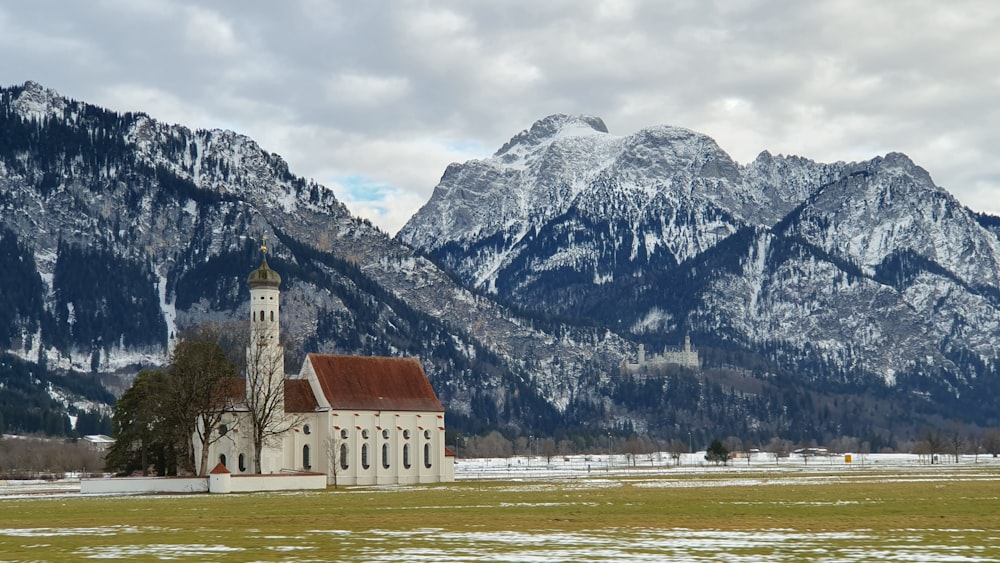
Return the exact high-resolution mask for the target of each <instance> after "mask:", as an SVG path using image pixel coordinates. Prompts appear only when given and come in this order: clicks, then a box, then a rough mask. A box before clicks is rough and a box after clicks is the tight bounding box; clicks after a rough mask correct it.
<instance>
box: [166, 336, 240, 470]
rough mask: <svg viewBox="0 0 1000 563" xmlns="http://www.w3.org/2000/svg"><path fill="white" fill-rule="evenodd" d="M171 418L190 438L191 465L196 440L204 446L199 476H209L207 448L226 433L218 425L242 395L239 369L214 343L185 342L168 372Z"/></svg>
mask: <svg viewBox="0 0 1000 563" xmlns="http://www.w3.org/2000/svg"><path fill="white" fill-rule="evenodd" d="M169 375H170V387H171V389H170V397H169V400H170V402H171V405H170V407H171V408H170V415H171V417H172V418H174V419H175V424H176V425H177V427H178V428H180V429H182V432H183V435H185V436H188V439H187V450H188V451H187V457H188V460H189V463H190V462H193V461H194V460H193V459H191V456H193V454H194V450H195V447H194V446H195V444H194V442H195V440H197V441H198V442H199V443H200V446H201V459H199V460H198V465H197V467H198V469H197V471H198V475H207V474H208V448H209V446H210V445H211V444H214V443H215V442H217V441H218V440H219V439H220V438H222V436H223V435H224V434H225V432H224V431H222V430H221V429H220V428H219V426H220V423H221V422H222V420H223V419H224V418H225V417H226V416H227V414H228V413H229V412H232V411H233V409H234V407H235V404H236V402H237V401H238V400H239V398H240V395H238V394H234V393H233V389H232V386H233V383H234V382H235V381H236V366H235V365H233V363H232V362H231V361H229V359H228V358H226V356H225V354H223V352H222V349H221V348H220V347H219V345H218V344H216V343H215V342H213V341H195V340H185V341H182V342H181V343H180V344H178V345H177V347H176V348H175V349H174V353H173V357H172V362H171V366H170V370H169Z"/></svg>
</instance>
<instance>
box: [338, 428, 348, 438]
mask: <svg viewBox="0 0 1000 563" xmlns="http://www.w3.org/2000/svg"><path fill="white" fill-rule="evenodd" d="M340 439H341V440H346V439H347V429H346V428H345V429H343V430H341V431H340Z"/></svg>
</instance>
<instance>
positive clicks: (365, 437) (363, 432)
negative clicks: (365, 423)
mask: <svg viewBox="0 0 1000 563" xmlns="http://www.w3.org/2000/svg"><path fill="white" fill-rule="evenodd" d="M361 437H362V438H364V439H365V440H367V439H368V429H367V428H365V429H364V430H362V431H361Z"/></svg>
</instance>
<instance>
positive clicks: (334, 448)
mask: <svg viewBox="0 0 1000 563" xmlns="http://www.w3.org/2000/svg"><path fill="white" fill-rule="evenodd" d="M349 453H350V452H348V451H347V444H345V443H343V442H341V440H340V436H338V435H337V434H336V433H333V434H330V436H328V437H327V439H326V455H327V457H328V458H329V459H330V473H329V474H330V475H333V488H334V489H336V488H337V475H338V474H340V471H341V470H342V469H343V470H345V471H346V470H347V467H345V466H346V465H347V463H348V460H349V457H348V455H349Z"/></svg>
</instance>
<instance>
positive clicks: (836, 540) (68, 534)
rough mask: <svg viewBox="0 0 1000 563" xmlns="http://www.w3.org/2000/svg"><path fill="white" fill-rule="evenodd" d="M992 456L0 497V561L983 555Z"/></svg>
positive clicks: (995, 495) (993, 476) (990, 513)
mask: <svg viewBox="0 0 1000 563" xmlns="http://www.w3.org/2000/svg"><path fill="white" fill-rule="evenodd" d="M998 479H1000V468H998V467H991V466H987V467H974V466H968V467H961V466H954V467H951V468H947V467H945V468H941V467H933V468H930V467H929V468H925V469H920V468H918V469H909V470H906V471H900V472H891V471H884V470H883V471H863V470H854V471H843V470H840V471H837V470H832V469H831V470H811V471H809V472H803V473H794V472H792V473H772V472H766V471H742V472H733V471H729V470H713V469H706V470H705V471H702V472H697V473H678V474H672V473H671V472H669V471H661V472H655V473H654V472H643V471H633V472H631V473H627V474H626V473H611V474H609V475H596V474H595V475H593V476H590V475H587V476H581V477H578V478H573V479H541V480H520V481H517V480H473V481H461V482H457V483H452V484H447V485H436V486H419V487H379V488H350V489H343V488H342V489H339V490H333V489H331V490H329V491H327V492H315V493H296V494H277V493H270V494H246V495H190V496H142V497H81V496H79V495H73V494H63V495H57V496H38V497H32V498H27V497H19V498H6V499H4V498H3V497H0V561H79V560H81V559H91V558H93V559H111V560H114V559H128V560H157V559H159V560H187V561H391V562H396V563H403V562H404V561H405V562H409V561H455V562H462V561H493V562H496V561H511V562H514V561H517V562H525V561H528V562H531V561H534V562H548V561H581V562H583V561H620V560H626V559H627V560H629V561H649V562H652V561H657V562H659V561H871V560H875V559H880V560H883V561H998V560H1000V488H998V485H1000V480H998Z"/></svg>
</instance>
